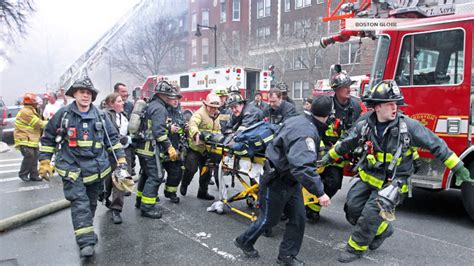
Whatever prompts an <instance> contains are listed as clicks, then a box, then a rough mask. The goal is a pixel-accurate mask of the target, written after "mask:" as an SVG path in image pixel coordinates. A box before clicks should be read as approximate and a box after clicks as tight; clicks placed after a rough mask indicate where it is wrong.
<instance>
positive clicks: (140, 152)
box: [135, 149, 155, 156]
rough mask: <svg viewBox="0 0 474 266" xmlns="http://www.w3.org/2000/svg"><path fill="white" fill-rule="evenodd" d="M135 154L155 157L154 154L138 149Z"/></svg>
mask: <svg viewBox="0 0 474 266" xmlns="http://www.w3.org/2000/svg"><path fill="white" fill-rule="evenodd" d="M135 152H136V153H137V154H141V155H145V156H154V155H155V153H154V152H151V151H146V150H142V149H136V150H135Z"/></svg>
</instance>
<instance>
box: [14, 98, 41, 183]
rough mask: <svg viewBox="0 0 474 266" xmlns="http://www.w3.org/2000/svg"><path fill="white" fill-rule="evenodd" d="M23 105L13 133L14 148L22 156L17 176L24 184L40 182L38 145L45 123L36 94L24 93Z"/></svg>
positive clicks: (17, 116)
mask: <svg viewBox="0 0 474 266" xmlns="http://www.w3.org/2000/svg"><path fill="white" fill-rule="evenodd" d="M23 105H24V107H23V109H21V110H20V111H19V112H18V114H17V115H16V120H15V130H14V133H13V136H14V138H15V147H16V148H17V149H19V150H20V151H21V155H23V161H22V162H21V167H20V172H19V173H18V176H19V177H20V179H21V180H23V181H25V182H26V181H41V178H40V177H39V175H38V146H39V145H38V143H39V140H40V137H41V133H42V131H43V128H44V126H45V125H46V121H43V120H42V119H41V117H40V114H39V111H38V101H37V99H36V94H34V93H26V94H25V96H24V97H23Z"/></svg>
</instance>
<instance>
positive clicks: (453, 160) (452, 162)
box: [444, 152, 461, 169]
mask: <svg viewBox="0 0 474 266" xmlns="http://www.w3.org/2000/svg"><path fill="white" fill-rule="evenodd" d="M460 161H461V160H460V159H459V157H458V156H457V155H456V154H455V153H454V152H453V154H451V156H449V157H448V159H446V161H444V165H446V167H448V168H449V169H453V168H454V167H455V166H456V165H457V164H458V163H459V162H460Z"/></svg>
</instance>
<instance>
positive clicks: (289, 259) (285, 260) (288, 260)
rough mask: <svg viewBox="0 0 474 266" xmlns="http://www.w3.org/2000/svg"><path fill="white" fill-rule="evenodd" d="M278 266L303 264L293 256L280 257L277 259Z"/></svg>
mask: <svg viewBox="0 0 474 266" xmlns="http://www.w3.org/2000/svg"><path fill="white" fill-rule="evenodd" d="M277 263H278V264H283V265H288V266H293V265H304V262H303V261H301V260H299V259H297V258H296V257H295V256H280V255H278V259H277Z"/></svg>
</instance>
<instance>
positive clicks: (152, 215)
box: [142, 207, 162, 219]
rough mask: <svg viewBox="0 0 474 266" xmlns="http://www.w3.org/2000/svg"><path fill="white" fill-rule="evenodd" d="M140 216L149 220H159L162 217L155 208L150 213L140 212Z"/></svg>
mask: <svg viewBox="0 0 474 266" xmlns="http://www.w3.org/2000/svg"><path fill="white" fill-rule="evenodd" d="M142 216H143V217H147V218H151V219H160V218H161V216H162V213H161V211H160V210H158V209H157V208H156V207H155V208H154V209H153V210H150V211H143V210H142Z"/></svg>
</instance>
